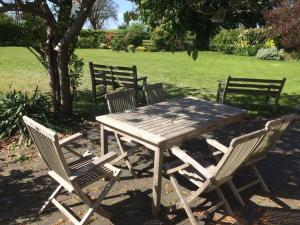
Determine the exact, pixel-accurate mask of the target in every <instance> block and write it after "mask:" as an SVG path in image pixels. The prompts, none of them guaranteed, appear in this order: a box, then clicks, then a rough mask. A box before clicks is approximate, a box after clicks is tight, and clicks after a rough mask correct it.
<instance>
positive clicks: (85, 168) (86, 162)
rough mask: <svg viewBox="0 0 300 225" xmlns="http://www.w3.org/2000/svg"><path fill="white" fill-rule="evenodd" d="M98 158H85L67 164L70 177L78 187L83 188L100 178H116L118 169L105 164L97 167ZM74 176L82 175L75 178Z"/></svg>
mask: <svg viewBox="0 0 300 225" xmlns="http://www.w3.org/2000/svg"><path fill="white" fill-rule="evenodd" d="M99 159H100V158H99V157H95V156H91V155H89V156H86V157H84V158H81V159H79V160H76V161H74V162H72V163H69V164H68V165H69V168H70V170H71V176H72V175H73V174H74V176H73V177H72V178H73V179H74V180H75V181H76V183H77V184H78V185H79V186H80V187H85V186H87V185H89V184H91V183H93V182H95V181H97V180H100V179H102V178H117V174H119V171H120V169H118V168H116V167H114V166H112V165H110V164H108V163H106V164H104V165H103V164H100V165H97V161H98V160H99ZM76 174H82V175H78V176H76Z"/></svg>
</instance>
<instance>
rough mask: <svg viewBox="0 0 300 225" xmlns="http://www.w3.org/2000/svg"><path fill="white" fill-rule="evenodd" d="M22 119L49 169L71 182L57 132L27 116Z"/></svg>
mask: <svg viewBox="0 0 300 225" xmlns="http://www.w3.org/2000/svg"><path fill="white" fill-rule="evenodd" d="M23 121H24V123H25V124H26V126H27V128H28V131H29V133H30V136H31V138H32V140H33V142H34V144H35V147H36V148H37V150H38V151H39V153H40V155H41V157H42V158H43V160H44V161H45V163H46V164H47V166H48V168H49V170H52V171H54V172H56V173H57V174H58V175H59V176H60V177H62V178H63V179H64V180H65V181H67V182H68V183H71V182H70V179H69V175H70V170H69V168H68V166H67V163H66V161H65V158H64V156H63V154H62V152H61V149H60V146H59V144H58V137H57V134H56V133H55V132H53V131H51V130H50V129H48V128H46V127H44V126H42V125H41V124H39V123H37V122H35V121H34V120H32V119H31V118H29V117H27V116H23Z"/></svg>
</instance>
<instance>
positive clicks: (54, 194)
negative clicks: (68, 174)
mask: <svg viewBox="0 0 300 225" xmlns="http://www.w3.org/2000/svg"><path fill="white" fill-rule="evenodd" d="M62 188H63V186H62V185H59V186H58V187H57V188H56V189H55V191H54V192H53V193H52V195H51V196H50V197H49V198H48V200H47V201H46V202H45V203H44V205H43V206H42V208H41V209H40V211H39V214H42V213H43V212H44V210H45V209H46V208H47V206H48V205H49V203H50V202H51V200H52V199H53V198H55V197H56V196H57V195H58V194H59V193H60V192H61V190H62Z"/></svg>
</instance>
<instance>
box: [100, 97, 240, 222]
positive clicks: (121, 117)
mask: <svg viewBox="0 0 300 225" xmlns="http://www.w3.org/2000/svg"><path fill="white" fill-rule="evenodd" d="M244 114H245V111H244V110H242V109H239V108H235V107H231V106H227V105H223V104H218V103H214V102H210V101H206V100H200V99H195V98H191V97H190V98H184V99H174V100H171V101H166V102H161V103H157V104H154V105H149V106H144V107H139V108H137V109H136V110H134V111H128V112H124V113H115V114H108V115H103V116H98V117H96V120H97V121H98V122H100V124H101V153H102V154H105V153H107V151H108V150H107V133H106V131H113V132H116V133H118V134H120V135H122V136H129V137H130V138H131V139H133V140H135V141H137V142H138V143H140V144H143V145H145V146H146V147H147V148H149V149H151V150H153V151H155V156H154V171H153V172H154V175H153V196H152V197H153V214H154V216H157V215H158V213H159V206H160V194H161V176H162V174H161V173H162V163H163V162H162V161H163V154H162V152H163V151H165V150H167V149H168V148H170V147H172V146H174V145H177V144H181V143H182V142H184V141H185V140H189V139H191V138H193V137H196V136H199V135H201V134H204V133H207V132H208V131H212V130H214V129H217V128H220V127H223V126H225V125H227V124H230V123H235V122H239V121H242V120H243V117H244Z"/></svg>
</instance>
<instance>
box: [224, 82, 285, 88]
mask: <svg viewBox="0 0 300 225" xmlns="http://www.w3.org/2000/svg"><path fill="white" fill-rule="evenodd" d="M228 87H247V88H266V89H269V88H270V89H280V88H281V86H278V85H274V84H269V85H263V84H250V83H243V84H241V83H231V82H230V83H229V84H228Z"/></svg>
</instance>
